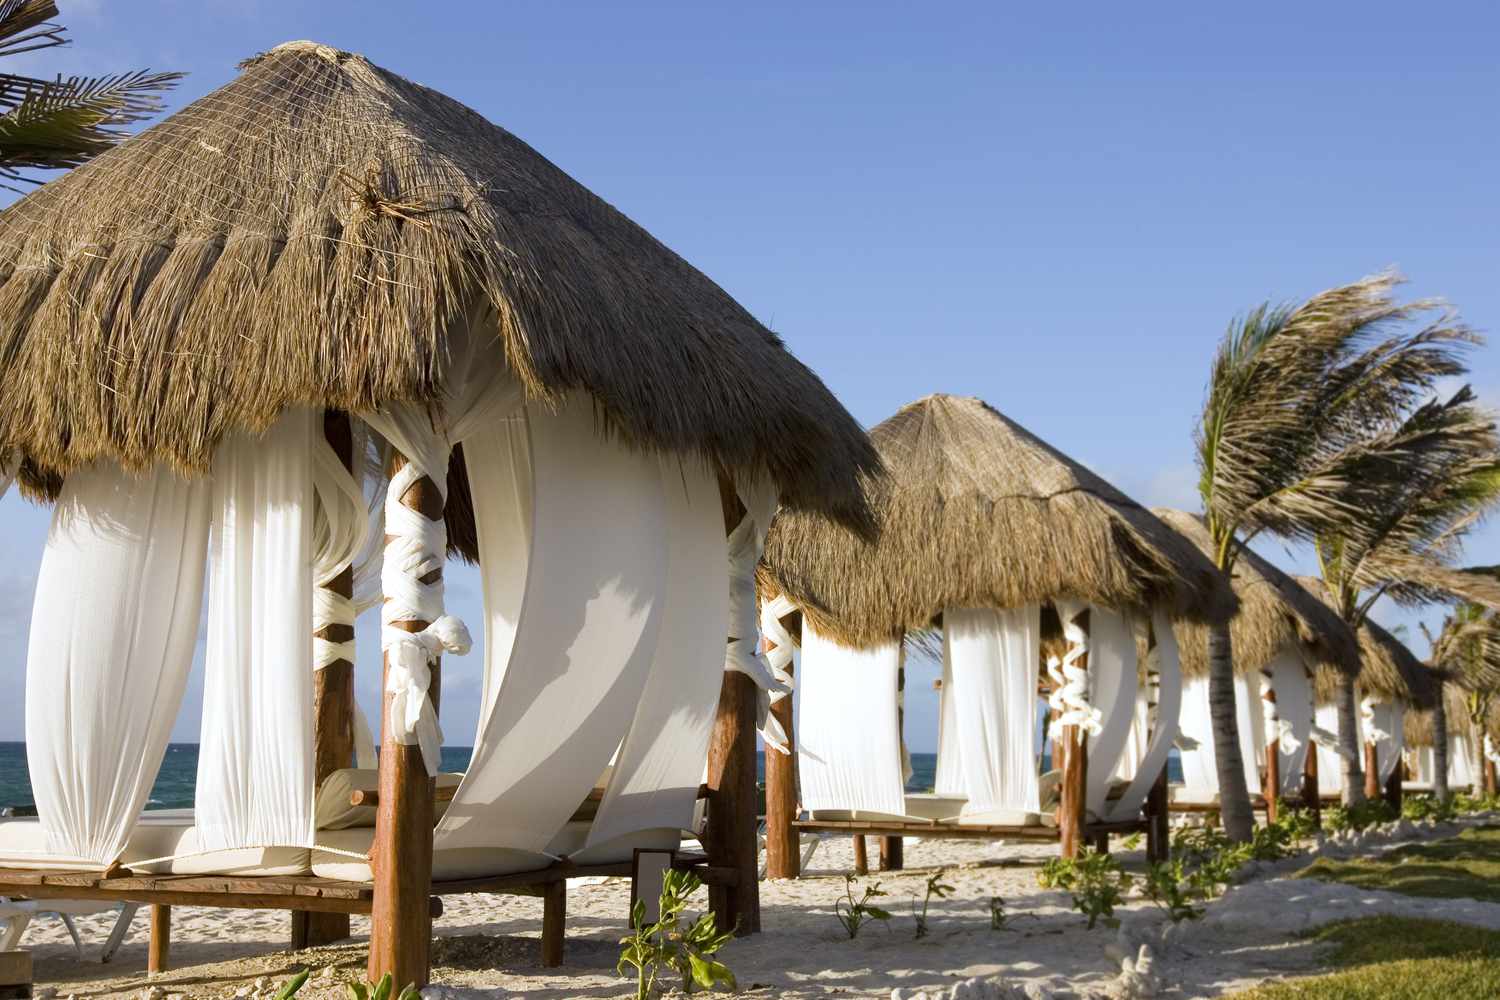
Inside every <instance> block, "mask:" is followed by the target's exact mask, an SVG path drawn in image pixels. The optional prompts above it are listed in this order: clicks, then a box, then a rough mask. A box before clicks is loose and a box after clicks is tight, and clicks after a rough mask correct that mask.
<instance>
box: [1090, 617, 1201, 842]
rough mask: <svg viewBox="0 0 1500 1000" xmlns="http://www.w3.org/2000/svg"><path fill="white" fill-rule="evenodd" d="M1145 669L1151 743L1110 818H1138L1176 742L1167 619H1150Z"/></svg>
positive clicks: (1178, 690) (1174, 670)
mask: <svg viewBox="0 0 1500 1000" xmlns="http://www.w3.org/2000/svg"><path fill="white" fill-rule="evenodd" d="M1147 655H1148V660H1147V662H1148V664H1149V666H1148V669H1149V670H1150V671H1151V672H1152V674H1151V675H1152V676H1154V677H1155V678H1156V704H1155V709H1154V711H1153V712H1152V713H1151V719H1152V721H1151V739H1150V742H1149V744H1148V745H1147V747H1146V755H1145V757H1144V758H1142V759H1141V761H1140V764H1139V766H1137V767H1136V769H1135V771H1134V776H1133V777H1132V778H1131V779H1130V784H1129V785H1127V786H1126V788H1125V791H1124V793H1123V794H1122V795H1121V796H1120V797H1119V798H1118V799H1116V800H1115V801H1114V802H1112V803H1108V804H1107V808H1106V813H1107V815H1108V816H1109V817H1110V818H1112V819H1113V818H1132V817H1135V816H1136V815H1138V814H1139V813H1140V811H1141V807H1142V806H1143V805H1144V804H1145V802H1146V797H1147V796H1148V795H1150V794H1151V787H1152V786H1153V785H1155V784H1156V777H1157V775H1159V774H1160V773H1161V770H1162V768H1164V767H1166V766H1167V757H1168V756H1169V755H1170V754H1171V752H1172V747H1173V745H1174V744H1175V743H1176V742H1177V739H1178V736H1179V731H1178V725H1179V716H1180V714H1181V708H1182V664H1181V659H1180V656H1179V653H1178V649H1177V636H1176V634H1175V633H1174V632H1173V631H1172V622H1171V619H1169V618H1168V617H1167V615H1166V614H1165V613H1163V612H1161V611H1157V612H1155V613H1153V614H1152V616H1151V646H1150V651H1149V653H1148V654H1147Z"/></svg>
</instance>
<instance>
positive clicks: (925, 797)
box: [906, 792, 969, 820]
mask: <svg viewBox="0 0 1500 1000" xmlns="http://www.w3.org/2000/svg"><path fill="white" fill-rule="evenodd" d="M968 801H969V798H968V796H966V795H957V794H951V795H950V794H942V793H938V792H919V793H910V792H909V793H907V796H906V813H907V815H908V816H916V817H918V818H919V819H932V820H942V819H951V818H952V817H954V816H957V815H958V814H959V813H961V812H963V808H964V803H965V802H968Z"/></svg>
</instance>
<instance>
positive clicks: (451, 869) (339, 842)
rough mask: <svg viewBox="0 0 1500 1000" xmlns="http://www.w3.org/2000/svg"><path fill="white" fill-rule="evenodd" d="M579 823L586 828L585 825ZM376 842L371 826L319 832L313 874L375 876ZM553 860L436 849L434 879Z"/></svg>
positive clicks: (510, 870)
mask: <svg viewBox="0 0 1500 1000" xmlns="http://www.w3.org/2000/svg"><path fill="white" fill-rule="evenodd" d="M569 825H570V826H572V825H574V824H569ZM577 825H579V826H584V827H585V829H586V828H587V825H586V824H577ZM374 842H375V831H374V830H373V829H372V828H370V827H368V826H356V827H350V828H349V829H346V830H323V831H320V832H319V833H318V843H317V846H316V847H314V848H313V851H312V873H313V874H314V875H317V876H319V877H320V878H336V879H340V880H342V881H345V882H369V881H371V880H372V879H373V877H374V876H373V874H372V873H371V871H370V861H369V857H368V855H369V853H370V847H371V846H372V845H373V844H374ZM324 847H332V848H335V849H337V850H339V851H350V852H353V853H355V854H359V855H363V856H362V857H349V856H348V855H347V854H335V853H333V852H331V851H326V850H319V848H324ZM552 863H553V859H552V858H549V857H547V855H545V854H535V853H532V852H531V851H513V850H509V849H507V848H500V847H493V848H491V847H485V848H461V849H458V850H450V851H434V852H433V857H432V878H433V881H437V882H441V881H446V880H449V879H463V878H483V877H485V876H487V875H514V874H516V873H517V872H529V871H539V870H541V869H543V868H547V867H549V866H550V865H551V864H552Z"/></svg>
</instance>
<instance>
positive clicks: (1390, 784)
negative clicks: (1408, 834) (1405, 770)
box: [1385, 764, 1402, 816]
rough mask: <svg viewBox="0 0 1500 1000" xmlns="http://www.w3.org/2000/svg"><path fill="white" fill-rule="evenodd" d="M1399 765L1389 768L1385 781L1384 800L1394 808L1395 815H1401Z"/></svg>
mask: <svg viewBox="0 0 1500 1000" xmlns="http://www.w3.org/2000/svg"><path fill="white" fill-rule="evenodd" d="M1401 785H1402V781H1401V765H1400V764H1397V765H1396V766H1395V767H1394V768H1392V769H1391V776H1390V777H1389V778H1387V779H1386V782H1385V800H1386V802H1388V803H1389V804H1390V807H1391V808H1392V809H1394V810H1396V815H1398V816H1399V815H1401V798H1402V795H1401Z"/></svg>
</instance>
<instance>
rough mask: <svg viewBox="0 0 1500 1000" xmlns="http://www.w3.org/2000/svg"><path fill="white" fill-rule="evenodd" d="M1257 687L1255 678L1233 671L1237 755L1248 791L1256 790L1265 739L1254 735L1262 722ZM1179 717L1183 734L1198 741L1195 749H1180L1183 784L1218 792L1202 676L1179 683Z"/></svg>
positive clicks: (1205, 686) (1209, 718)
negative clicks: (1180, 700) (1180, 699)
mask: <svg viewBox="0 0 1500 1000" xmlns="http://www.w3.org/2000/svg"><path fill="white" fill-rule="evenodd" d="M1252 687H1253V688H1254V689H1253V690H1252ZM1259 688H1260V683H1259V680H1258V678H1246V677H1243V676H1241V675H1238V674H1236V675H1235V678H1234V701H1235V709H1236V718H1235V722H1236V724H1237V725H1238V727H1239V731H1240V758H1241V760H1242V761H1243V762H1244V768H1245V785H1246V787H1247V788H1248V789H1249V791H1250V794H1251V795H1256V794H1258V793H1259V792H1260V768H1259V766H1258V761H1259V759H1260V753H1261V748H1262V746H1263V745H1264V742H1265V741H1264V738H1263V737H1261V736H1259V735H1258V734H1259V733H1260V728H1261V725H1262V722H1261V715H1260V690H1259ZM1181 719H1182V723H1181V725H1182V733H1183V735H1185V736H1188V737H1191V738H1192V739H1193V740H1195V741H1197V743H1198V747H1197V749H1196V750H1191V751H1184V752H1183V754H1182V779H1183V784H1184V785H1185V786H1187V787H1188V788H1191V789H1194V790H1195V791H1200V792H1203V793H1205V794H1218V791H1219V772H1218V754H1217V753H1216V752H1215V751H1214V730H1213V721H1212V717H1211V716H1210V714H1209V710H1208V678H1207V677H1206V676H1205V677H1193V678H1189V679H1188V680H1187V681H1185V682H1184V683H1183V687H1182V715H1181Z"/></svg>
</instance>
